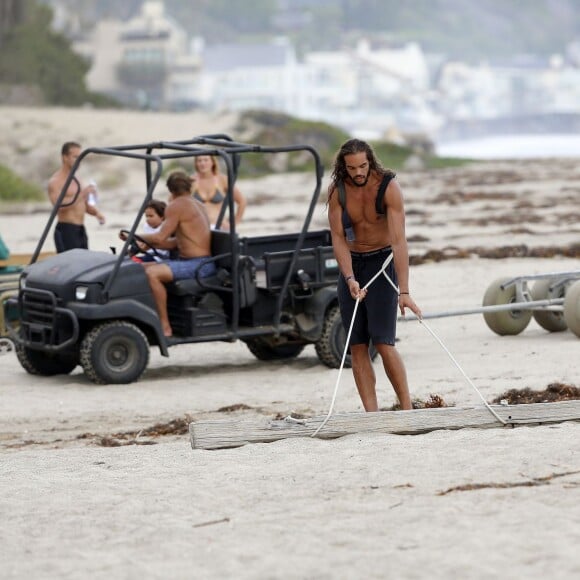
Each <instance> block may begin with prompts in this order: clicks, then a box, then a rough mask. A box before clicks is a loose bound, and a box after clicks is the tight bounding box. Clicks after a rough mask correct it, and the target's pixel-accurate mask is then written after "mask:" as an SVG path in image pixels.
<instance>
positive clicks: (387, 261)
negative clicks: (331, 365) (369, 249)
mask: <svg viewBox="0 0 580 580" xmlns="http://www.w3.org/2000/svg"><path fill="white" fill-rule="evenodd" d="M392 259H393V254H392V253H391V254H389V256H388V258H387V259H386V260H385V261H384V263H383V265H382V266H381V268H380V270H379V271H378V272H377V273H376V274H375V275H374V276H373V277H372V278H371V279H370V281H369V282H368V283H367V284H366V285H365V286H364V288H363V290H366V289H367V288H368V287H369V286H370V285H371V284H372V283H373V282H374V281H375V280H376V279H377V278H378V277H379V276H380V275H381V274H383V275H384V276H385V278H386V279H387V281H388V282H389V284H390V285H391V286H392V287H393V288H394V290H395V292H396V293H397V294H399V295H400V291H399V288H397V286H396V284H395V283H394V282H393V281H392V280H391V278H390V277H389V275H388V274H387V272H386V271H385V269H386V267H387V266H388V265H389V263H390V262H391V260H392ZM359 302H360V298H357V299H356V303H355V305H354V311H353V313H352V319H351V321H350V326H349V329H348V333H347V336H346V342H345V345H344V352H343V354H342V360H341V362H340V369H339V371H338V376H337V377H336V384H335V386H334V394H333V395H332V401H331V403H330V409H329V410H328V414H327V415H326V417H325V418H324V421H322V423H321V424H320V425H319V427H318V428H317V429H316V431H314V433H312V435H311V437H316V436H317V435H318V433H319V432H320V430H321V429H322V428H323V427H324V426H325V425H326V423H327V422H328V420H329V419H330V417H331V415H332V411H333V410H334V403H335V402H336V395H337V394H338V386H339V384H340V378H341V376H342V370H343V368H344V361H345V359H346V353H347V350H348V344H349V342H350V335H351V333H352V328H353V326H354V319H355V316H356V311H357V309H358V305H359ZM417 320H419V322H420V323H421V324H422V325H423V326H424V327H425V328H426V329H427V330H428V331H429V333H430V334H431V336H432V337H433V338H434V339H435V340H436V341H437V342H438V343H439V345H440V346H441V348H442V349H443V350H444V351H445V352H446V353H447V355H448V356H449V358H450V359H451V361H452V362H453V364H455V366H456V367H457V368H458V369H459V371H460V372H461V374H462V375H463V376H464V377H465V379H466V380H467V382H468V383H469V385H470V386H471V387H472V388H473V389H474V390H475V392H476V393H477V394H478V395H479V397H480V398H481V400H482V401H483V404H484V405H485V406H486V407H487V409H488V410H489V412H490V413H491V414H492V415H493V416H494V417H495V418H496V419H497V420H498V421H499V422H500V423H502V424H503V425H507V421H505V420H504V419H502V418H501V417H500V416H499V415H498V414H497V413H496V412H495V411H494V410H493V409H492V408H491V406H490V404H489V403H488V402H487V401H486V400H485V398H484V396H483V395H482V394H481V392H480V391H479V389H478V388H477V387H476V386H475V385H474V383H473V381H472V380H471V379H470V378H469V377H468V376H467V373H466V372H465V371H464V370H463V368H462V367H461V365H460V364H459V363H458V362H457V360H456V359H455V357H454V356H453V355H452V354H451V352H450V351H449V349H448V348H447V347H446V346H445V345H444V344H443V341H442V340H441V339H440V338H439V337H438V336H437V335H436V334H435V332H434V331H433V329H432V328H431V327H430V326H429V325H428V324H427V323H426V322H425V321H424V320H423V319H422V318H417Z"/></svg>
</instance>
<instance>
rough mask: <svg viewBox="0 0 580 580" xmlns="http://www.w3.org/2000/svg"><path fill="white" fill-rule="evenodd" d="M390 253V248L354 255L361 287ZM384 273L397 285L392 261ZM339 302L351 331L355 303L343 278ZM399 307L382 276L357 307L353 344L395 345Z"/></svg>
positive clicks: (354, 266) (339, 288) (393, 292)
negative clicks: (370, 341)
mask: <svg viewBox="0 0 580 580" xmlns="http://www.w3.org/2000/svg"><path fill="white" fill-rule="evenodd" d="M391 252H392V250H391V247H390V246H387V247H386V248H383V249H381V250H375V251H374V252H351V256H352V271H353V274H354V276H355V278H356V281H357V282H358V283H359V286H360V287H361V288H363V286H365V284H367V282H369V280H370V279H371V278H372V277H373V276H374V275H375V274H376V273H377V272H378V271H379V270H380V269H381V267H382V265H383V264H384V262H385V260H386V259H387V258H388V257H389V254H390V253H391ZM385 272H386V274H387V276H389V278H390V279H391V280H392V281H393V283H394V284H395V285H397V275H396V273H395V265H394V264H393V261H392V260H391V262H390V263H389V265H388V266H387V267H386V268H385ZM338 303H339V306H340V314H341V317H342V324H343V326H344V328H345V331H346V332H348V329H349V328H350V323H351V320H352V315H353V312H354V306H355V303H356V300H354V299H353V298H352V296H351V295H350V291H349V289H348V284H347V283H346V282H345V280H344V277H343V276H342V275H341V276H339V280H338ZM398 305H399V297H398V294H397V292H395V289H394V288H393V287H392V286H391V284H390V283H389V281H388V280H387V279H386V278H385V276H384V275H383V274H381V275H380V276H378V277H377V278H376V280H375V281H374V282H373V283H372V284H371V285H370V286H369V287H368V289H367V295H366V297H365V299H364V300H362V301H361V302H360V303H359V305H358V308H357V311H356V318H355V321H354V325H353V327H352V334H351V337H350V344H369V340H372V342H373V343H374V344H390V345H394V344H395V333H396V326H397V308H398Z"/></svg>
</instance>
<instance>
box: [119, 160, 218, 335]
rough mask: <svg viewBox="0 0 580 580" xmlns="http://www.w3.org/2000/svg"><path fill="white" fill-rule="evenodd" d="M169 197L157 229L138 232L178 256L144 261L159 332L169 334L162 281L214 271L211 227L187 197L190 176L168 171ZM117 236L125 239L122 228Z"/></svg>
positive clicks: (196, 202) (203, 274)
mask: <svg viewBox="0 0 580 580" xmlns="http://www.w3.org/2000/svg"><path fill="white" fill-rule="evenodd" d="M167 189H168V190H169V193H170V194H171V199H170V201H169V203H168V205H167V208H166V209H165V218H164V220H163V223H162V224H161V228H160V230H159V231H158V232H156V233H152V234H140V236H139V237H140V238H142V239H143V240H144V241H145V242H147V244H149V245H150V246H151V247H153V248H159V249H163V250H177V253H178V258H176V259H170V260H165V261H163V262H150V263H144V264H143V266H144V268H145V272H146V273H147V278H148V280H149V284H150V286H151V291H152V292H153V297H154V298H155V304H156V305H157V311H158V313H159V319H160V322H161V327H162V329H163V334H164V335H165V336H168V337H169V336H172V335H173V331H172V329H171V325H170V324H169V315H168V313H167V289H166V287H165V284H167V283H168V282H171V281H173V280H185V279H189V278H194V277H195V276H196V274H197V272H198V271H199V275H200V277H202V278H205V277H207V276H211V275H212V274H214V273H215V264H214V262H207V261H206V260H207V258H208V257H210V255H211V245H210V242H211V230H210V223H209V218H208V216H207V212H206V211H205V208H204V207H203V205H202V204H201V203H200V202H199V201H196V200H195V199H193V198H192V197H191V178H190V177H189V176H188V175H187V174H186V173H185V172H183V171H176V172H174V173H172V174H171V175H170V176H169V178H168V179H167ZM119 235H120V237H121V239H123V240H125V239H127V233H126V232H124V231H122V232H121V233H120V234H119Z"/></svg>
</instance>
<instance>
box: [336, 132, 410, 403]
mask: <svg viewBox="0 0 580 580" xmlns="http://www.w3.org/2000/svg"><path fill="white" fill-rule="evenodd" d="M341 189H343V192H344V201H342V202H341V198H342V197H343V195H342V194H341V192H340V190H341ZM328 219H329V223H330V231H331V235H332V246H333V249H334V255H335V256H336V260H337V262H338V266H339V269H340V272H341V275H340V276H339V280H338V300H339V306H340V312H341V317H342V322H343V325H344V327H345V329H347V330H348V329H349V328H350V323H351V320H352V316H353V313H354V307H355V304H356V300H357V299H358V300H360V301H361V302H360V304H359V307H358V309H357V312H356V318H355V321H354V325H353V330H352V335H351V340H350V352H351V359H352V371H353V375H354V379H355V382H356V386H357V389H358V392H359V395H360V398H361V401H362V403H363V406H364V408H365V411H378V408H379V407H378V401H377V393H376V376H375V372H374V369H373V366H372V361H371V358H370V355H369V343H370V341H371V340H372V343H373V345H374V346H375V348H376V349H377V352H378V353H379V354H380V356H381V359H382V361H383V367H384V369H385V372H386V374H387V377H388V378H389V381H390V382H391V384H392V385H393V388H394V390H395V393H396V394H397V397H398V399H399V403H400V405H401V409H411V408H412V405H411V397H410V395H409V386H408V384H407V373H406V370H405V366H404V364H403V360H402V359H401V357H400V355H399V353H398V352H397V350H396V348H395V330H396V321H397V305H398V307H399V309H400V311H401V314H403V315H404V314H405V308H409V309H410V310H411V311H412V312H414V313H415V314H416V315H417V316H418V317H421V311H420V309H419V307H418V306H417V305H416V304H415V302H414V300H413V299H412V298H411V295H410V294H409V254H408V249H407V240H406V238H405V210H404V207H403V194H402V192H401V188H400V187H399V184H398V183H397V181H396V180H395V174H394V173H393V172H392V171H389V170H387V169H384V168H383V167H382V166H381V165H380V163H379V162H378V160H377V159H376V157H375V154H374V152H373V150H372V148H371V147H370V145H368V143H366V142H365V141H361V140H359V139H351V140H349V141H347V142H346V143H344V144H343V145H342V147H341V148H340V150H339V152H338V154H337V156H336V161H335V164H334V169H333V173H332V176H331V183H330V185H329V187H328ZM391 253H392V254H393V260H392V261H391V262H390V264H389V265H388V267H387V268H386V270H385V271H386V273H387V275H388V276H389V277H390V278H391V280H392V281H393V282H394V284H395V285H396V284H398V285H399V289H400V292H399V293H397V292H396V291H395V289H394V288H393V287H392V286H391V285H390V284H389V282H388V281H387V279H386V278H385V277H384V276H383V275H381V276H379V277H378V278H377V279H376V280H375V281H374V282H373V283H372V284H371V285H370V286H369V288H368V289H366V290H364V289H363V288H364V286H365V285H366V284H367V283H368V282H369V281H370V280H371V279H372V278H373V276H374V275H375V274H376V273H377V272H378V271H379V270H380V269H381V267H382V265H383V263H384V262H385V259H386V258H387V257H388V256H389V254H391Z"/></svg>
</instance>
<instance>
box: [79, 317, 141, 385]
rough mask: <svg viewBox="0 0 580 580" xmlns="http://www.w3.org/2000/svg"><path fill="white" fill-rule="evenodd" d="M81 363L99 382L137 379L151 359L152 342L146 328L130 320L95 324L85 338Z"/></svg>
mask: <svg viewBox="0 0 580 580" xmlns="http://www.w3.org/2000/svg"><path fill="white" fill-rule="evenodd" d="M80 355H81V365H82V367H83V369H84V371H85V374H86V375H87V377H88V378H89V379H90V380H91V381H92V382H94V383H97V384H101V385H103V384H127V383H132V382H134V381H136V380H137V379H138V378H139V377H140V376H141V375H142V374H143V372H144V371H145V369H146V368H147V364H148V363H149V343H148V341H147V337H146V336H145V334H144V333H143V331H142V330H141V329H140V328H139V327H138V326H136V325H135V324H132V323H130V322H123V321H115V322H106V323H104V324H99V325H98V326H95V328H93V329H92V330H91V331H89V332H88V333H87V334H86V335H85V337H84V338H83V340H82V342H81V348H80Z"/></svg>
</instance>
